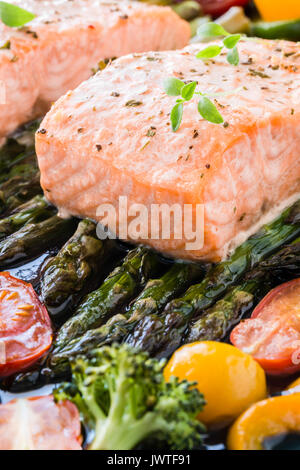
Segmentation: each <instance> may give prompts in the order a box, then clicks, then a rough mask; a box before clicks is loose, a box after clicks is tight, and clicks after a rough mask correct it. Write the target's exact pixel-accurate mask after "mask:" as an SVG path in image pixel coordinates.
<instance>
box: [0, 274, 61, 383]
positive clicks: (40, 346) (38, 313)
mask: <svg viewBox="0 0 300 470" xmlns="http://www.w3.org/2000/svg"><path fill="white" fill-rule="evenodd" d="M0 292H1V303H0V313H1V337H0V339H1V361H0V377H7V376H9V375H12V374H15V373H16V372H19V371H21V370H23V369H27V368H28V367H29V366H30V365H32V364H34V363H36V361H38V359H39V358H40V357H41V356H43V354H45V352H46V351H47V350H48V349H49V348H50V346H51V343H52V337H53V334H52V327H51V321H50V318H49V315H48V312H47V310H46V307H45V306H44V305H43V304H42V303H41V301H40V300H39V298H38V296H37V294H36V293H35V291H34V290H33V287H32V285H31V284H28V283H27V282H24V281H21V280H20V279H16V278H15V277H13V276H11V275H10V274H9V273H7V272H2V273H0Z"/></svg>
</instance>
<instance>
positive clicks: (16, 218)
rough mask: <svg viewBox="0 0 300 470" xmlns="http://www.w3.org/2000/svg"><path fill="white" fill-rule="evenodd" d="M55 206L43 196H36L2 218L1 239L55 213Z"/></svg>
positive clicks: (0, 221)
mask: <svg viewBox="0 0 300 470" xmlns="http://www.w3.org/2000/svg"><path fill="white" fill-rule="evenodd" d="M54 211H55V209H54V207H53V206H51V204H49V202H48V201H47V200H46V199H45V198H44V197H43V196H35V197H34V198H33V199H31V200H30V201H28V202H25V204H22V205H21V206H19V207H18V208H17V210H16V211H15V212H13V213H12V214H11V215H9V216H8V217H5V218H4V219H0V240H3V239H4V238H6V237H8V235H11V234H12V233H14V232H16V231H17V230H19V229H20V228H21V227H23V226H24V225H26V224H28V223H33V222H35V223H36V222H39V221H42V220H44V219H47V218H48V217H50V216H51V215H54Z"/></svg>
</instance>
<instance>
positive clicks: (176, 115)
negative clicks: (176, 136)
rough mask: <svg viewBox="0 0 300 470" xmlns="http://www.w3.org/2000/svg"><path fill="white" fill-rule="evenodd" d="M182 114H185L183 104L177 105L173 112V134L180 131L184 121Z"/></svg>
mask: <svg viewBox="0 0 300 470" xmlns="http://www.w3.org/2000/svg"><path fill="white" fill-rule="evenodd" d="M182 114H183V103H177V104H175V106H174V108H173V109H172V111H171V116H170V119H171V124H172V130H173V132H176V131H177V130H178V129H179V126H180V124H181V121H182Z"/></svg>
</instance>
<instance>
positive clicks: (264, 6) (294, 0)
mask: <svg viewBox="0 0 300 470" xmlns="http://www.w3.org/2000/svg"><path fill="white" fill-rule="evenodd" d="M255 4H256V6H257V8H258V10H259V12H260V14H261V16H262V18H263V19H264V20H266V21H277V20H293V19H297V18H300V2H299V0H285V1H284V2H283V1H282V0H255Z"/></svg>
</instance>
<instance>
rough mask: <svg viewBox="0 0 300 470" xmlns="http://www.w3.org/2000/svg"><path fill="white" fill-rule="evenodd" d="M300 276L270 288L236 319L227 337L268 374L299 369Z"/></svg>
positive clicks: (278, 373)
mask: <svg viewBox="0 0 300 470" xmlns="http://www.w3.org/2000/svg"><path fill="white" fill-rule="evenodd" d="M299 301H300V278H298V279H293V280H292V281H289V282H285V283H284V284H281V285H280V286H277V287H276V288H275V289H272V290H271V291H270V292H269V293H268V294H267V295H266V296H265V297H264V298H263V300H262V301H261V302H260V303H259V304H258V305H257V307H256V308H255V309H254V311H253V312H252V315H251V318H249V319H247V320H245V321H243V322H241V323H239V324H238V325H237V326H236V327H235V328H234V330H233V331H232V332H231V335H230V341H231V342H232V343H233V344H234V345H235V346H236V347H237V348H239V349H241V350H242V351H245V352H247V353H248V354H251V356H252V357H253V358H254V359H255V360H256V361H257V362H258V363H259V364H260V365H261V366H262V367H263V369H264V370H265V372H266V373H267V374H270V375H287V374H294V373H296V372H299V371H300V361H299V357H300V324H299Z"/></svg>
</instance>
